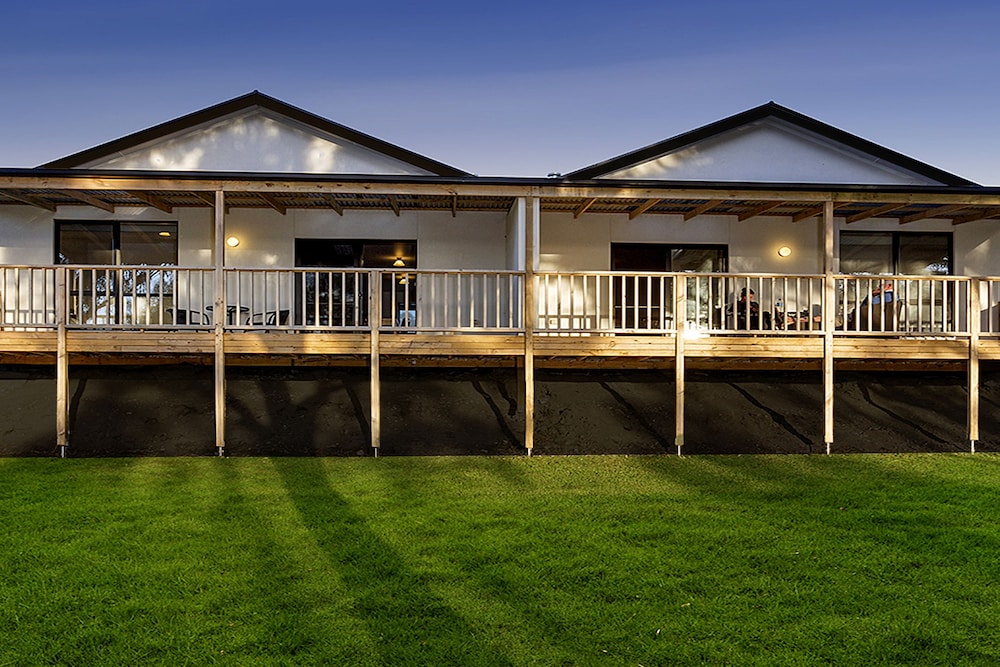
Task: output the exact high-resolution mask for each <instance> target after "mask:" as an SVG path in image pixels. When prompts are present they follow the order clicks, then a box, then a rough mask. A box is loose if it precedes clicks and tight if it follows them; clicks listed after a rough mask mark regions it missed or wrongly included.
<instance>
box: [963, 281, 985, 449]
mask: <svg viewBox="0 0 1000 667" xmlns="http://www.w3.org/2000/svg"><path fill="white" fill-rule="evenodd" d="M983 282H984V281H983V279H982V278H971V279H970V280H969V312H970V314H971V316H970V317H969V368H968V382H969V405H968V409H969V410H968V419H967V422H968V423H967V426H968V430H969V449H970V450H971V451H972V452H973V453H975V451H976V442H977V441H978V440H979V330H980V328H981V327H982V319H981V317H980V312H981V309H982V303H981V299H980V297H981V293H980V285H981V284H982V283H983Z"/></svg>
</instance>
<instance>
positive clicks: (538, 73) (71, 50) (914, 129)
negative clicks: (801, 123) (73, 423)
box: [0, 0, 1000, 185]
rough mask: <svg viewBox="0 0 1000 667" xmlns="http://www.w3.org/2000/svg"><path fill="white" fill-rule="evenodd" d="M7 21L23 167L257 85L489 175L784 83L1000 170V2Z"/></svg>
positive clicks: (495, 6) (269, 12)
mask: <svg viewBox="0 0 1000 667" xmlns="http://www.w3.org/2000/svg"><path fill="white" fill-rule="evenodd" d="M3 22H4V27H3V39H2V40H0V73H2V77H0V79H2V81H3V85H2V88H0V102H2V104H0V166H3V167H30V166H36V165H38V164H41V163H43V162H47V161H49V160H53V159H55V158H58V157H62V156H64V155H68V154H71V153H75V152H77V151H79V150H83V149H85V148H89V147H91V146H94V145H96V144H99V143H103V142H105V141H108V140H111V139H114V138H117V137H119V136H122V135H125V134H129V133H131V132H134V131H137V130H140V129H143V128H146V127H149V126H151V125H155V124H157V123H160V122H163V121H166V120H170V119H172V118H175V117H177V116H181V115H183V114H186V113H189V112H192V111H196V110H198V109H201V108H203V107H206V106H209V105H212V104H215V103H217V102H221V101H223V100H227V99H230V98H232V97H236V96H238V95H242V94H244V93H247V92H249V91H251V90H254V89H257V90H260V91H261V92H264V93H267V94H268V95H272V96H274V97H277V98H280V99H282V100H284V101H286V102H288V103H290V104H293V105H295V106H298V107H302V108H304V109H306V110H309V111H312V112H314V113H317V114H319V115H321V116H325V117H327V118H330V119H331V120H334V121H337V122H339V123H343V124H345V125H348V126H350V127H353V128H355V129H358V130H360V131H362V132H366V133H368V134H373V135H375V136H377V137H379V138H381V139H384V140H386V141H390V142H392V143H396V144H399V145H401V146H403V147H405V148H408V149H410V150H413V151H416V152H418V153H423V154H425V155H427V156H429V157H432V158H434V159H437V160H440V161H442V162H446V163H449V164H452V165H454V166H456V167H460V168H462V169H466V170H468V171H472V172H474V173H478V174H483V175H505V176H544V175H545V174H546V173H548V172H551V171H560V172H566V171H571V170H573V169H577V168H580V167H583V166H586V165H588V164H591V163H594V162H598V161H601V160H604V159H606V158H609V157H612V156H615V155H618V154H621V153H624V152H626V151H630V150H633V149H635V148H638V147H640V146H644V145H646V144H649V143H652V142H655V141H659V140H661V139H665V138H667V137H670V136H673V135H675V134H678V133H680V132H684V131H687V130H690V129H693V128H695V127H698V126H700V125H704V124H706V123H709V122H712V121H715V120H718V119H720V118H723V117H725V116H729V115H731V114H734V113H737V112H739V111H743V110H744V109H747V108H750V107H753V106H756V105H758V104H762V103H764V102H767V101H768V100H774V101H776V102H778V103H780V104H783V105H785V106H788V107H791V108H793V109H795V110H797V111H800V112H802V113H805V114H808V115H810V116H813V117H815V118H818V119H819V120H822V121H825V122H827V123H830V124H832V125H835V126H837V127H840V128H842V129H844V130H847V131H849V132H852V133H855V134H858V135H860V136H862V137H864V138H866V139H869V140H871V141H874V142H876V143H879V144H882V145H884V146H887V147H889V148H892V149H894V150H897V151H900V152H902V153H905V154H907V155H910V156H912V157H915V158H917V159H920V160H923V161H925V162H929V163H931V164H933V165H935V166H937V167H940V168H942V169H945V170H948V171H951V172H954V173H957V174H959V175H961V176H964V177H966V178H970V179H972V180H974V181H977V182H980V183H983V184H986V185H998V184H1000V131H998V129H1000V86H998V85H997V84H998V79H1000V39H998V38H997V32H996V31H997V26H998V25H1000V3H997V2H985V1H979V2H974V1H971V0H953V1H952V2H940V1H935V2H926V1H924V0H907V1H903V0H885V1H880V0H867V1H864V2H857V1H854V0H847V1H843V2H838V1H837V0H828V1H825V2H821V1H817V0H753V1H751V0H701V1H698V2H670V1H667V0H661V1H659V2H656V1H651V0H631V1H629V2H615V1H613V0H602V1H599V2H594V1H591V0H576V1H574V2H546V1H545V0H534V1H523V0H502V1H496V2H486V3H484V2H476V1H474V0H466V1H464V2H454V1H450V0H449V1H440V2H439V1H435V0H424V1H421V2H402V1H398V0H390V1H383V2H378V1H376V0H370V1H367V2H364V1H357V2H356V1H343V2H338V1H336V0H327V1H296V0H287V1H286V2H276V1H273V0H272V1H270V2H260V1H258V0H246V1H241V2H237V1H233V0H197V1H194V0H172V1H171V2H144V1H143V0H127V1H126V0H93V1H91V2H82V1H74V2H68V1H64V0H46V1H36V2H30V3H29V2H24V1H23V0H14V1H13V2H12V3H10V4H8V5H7V6H5V8H4V12H3Z"/></svg>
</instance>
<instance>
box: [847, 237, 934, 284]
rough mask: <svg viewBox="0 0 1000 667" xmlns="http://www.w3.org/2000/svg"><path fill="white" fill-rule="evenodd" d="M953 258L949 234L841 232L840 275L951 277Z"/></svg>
mask: <svg viewBox="0 0 1000 667" xmlns="http://www.w3.org/2000/svg"><path fill="white" fill-rule="evenodd" d="M952 257H953V254H952V235H951V234H950V233H947V232H945V233H917V232H841V233H840V272H841V273H855V274H875V275H878V274H895V275H907V276H948V275H952V263H951V258H952Z"/></svg>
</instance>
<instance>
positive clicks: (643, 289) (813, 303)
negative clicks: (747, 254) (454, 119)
mask: <svg viewBox="0 0 1000 667" xmlns="http://www.w3.org/2000/svg"><path fill="white" fill-rule="evenodd" d="M536 280H537V284H536V293H535V300H536V302H537V303H538V323H537V329H538V330H539V331H542V332H545V331H548V332H558V333H590V334H596V333H640V334H643V333H665V332H668V333H669V332H674V331H676V330H677V319H678V315H680V317H682V318H683V319H684V321H685V324H686V326H687V328H688V329H689V330H701V331H704V332H709V333H724V332H739V331H744V332H749V331H768V332H772V333H786V332H802V331H808V332H819V331H820V330H821V329H822V296H823V277H822V276H789V275H764V274H752V275H751V274H731V273H726V274H721V273H705V274H701V273H679V274H672V273H622V272H578V273H554V272H545V273H539V274H537V277H536ZM681 280H683V281H684V282H685V287H686V291H685V294H686V299H685V305H684V307H683V310H684V312H682V313H680V314H678V313H677V312H675V311H676V309H677V306H676V301H675V298H674V295H675V294H676V293H677V281H681Z"/></svg>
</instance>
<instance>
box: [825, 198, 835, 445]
mask: <svg viewBox="0 0 1000 667" xmlns="http://www.w3.org/2000/svg"><path fill="white" fill-rule="evenodd" d="M833 212H834V203H833V202H832V201H828V202H826V204H824V205H823V248H824V250H823V274H824V275H823V304H824V307H823V442H824V443H825V444H826V453H827V454H829V453H830V451H831V450H832V449H833V352H834V348H833V329H834V325H835V324H836V322H835V321H834V312H835V311H836V308H835V303H836V298H837V296H836V295H837V291H836V280H835V279H834V273H833V268H834V267H833V260H834V243H833V241H834V225H833Z"/></svg>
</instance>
